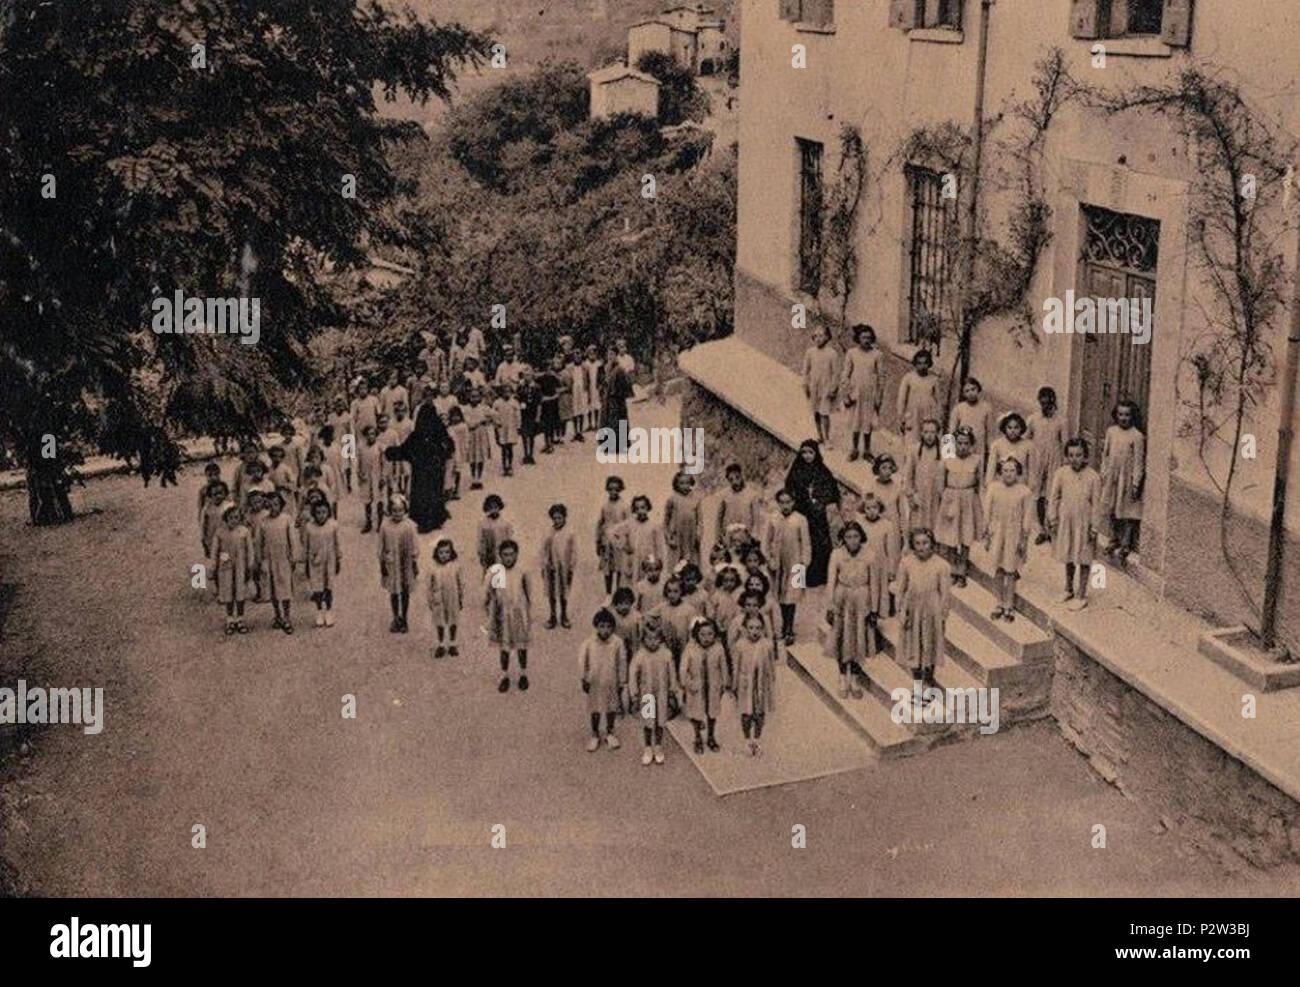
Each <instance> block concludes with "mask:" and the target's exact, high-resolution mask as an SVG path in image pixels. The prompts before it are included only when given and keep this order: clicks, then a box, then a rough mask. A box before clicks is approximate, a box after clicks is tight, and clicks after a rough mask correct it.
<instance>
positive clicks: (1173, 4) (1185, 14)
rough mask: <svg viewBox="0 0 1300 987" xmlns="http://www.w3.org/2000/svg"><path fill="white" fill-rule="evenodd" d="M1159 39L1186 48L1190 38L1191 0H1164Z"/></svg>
mask: <svg viewBox="0 0 1300 987" xmlns="http://www.w3.org/2000/svg"><path fill="white" fill-rule="evenodd" d="M1160 40H1161V41H1163V42H1164V43H1165V44H1167V45H1176V46H1177V47H1179V48H1186V47H1187V46H1188V45H1189V44H1190V43H1191V40H1192V0H1165V11H1164V18H1163V19H1162V20H1161V22H1160Z"/></svg>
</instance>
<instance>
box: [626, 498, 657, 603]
mask: <svg viewBox="0 0 1300 987" xmlns="http://www.w3.org/2000/svg"><path fill="white" fill-rule="evenodd" d="M651 509H652V506H651V504H650V498H649V497H647V496H646V495H645V494H637V495H636V496H635V497H633V498H632V516H631V517H630V518H628V519H627V520H626V521H624V522H622V523H621V524H620V525H619V526H618V527H617V528H615V529H614V530H615V532H616V537H617V538H618V540H619V543H620V546H621V548H622V558H621V561H620V564H619V585H620V586H627V587H629V588H630V587H632V586H635V585H636V583H637V581H638V580H640V579H641V577H642V575H643V574H644V570H643V568H642V566H643V564H644V563H645V560H646V559H649V558H655V559H662V558H663V557H664V556H665V554H667V546H665V545H664V533H663V529H662V528H661V527H660V526H659V525H657V524H655V523H654V522H652V521H651V520H650V511H651Z"/></svg>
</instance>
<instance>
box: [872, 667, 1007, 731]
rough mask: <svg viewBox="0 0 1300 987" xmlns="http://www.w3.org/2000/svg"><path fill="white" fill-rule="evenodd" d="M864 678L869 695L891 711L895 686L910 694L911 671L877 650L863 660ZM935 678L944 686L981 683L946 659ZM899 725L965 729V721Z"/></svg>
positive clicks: (920, 727) (977, 686)
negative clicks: (876, 652) (946, 661)
mask: <svg viewBox="0 0 1300 987" xmlns="http://www.w3.org/2000/svg"><path fill="white" fill-rule="evenodd" d="M863 670H864V671H865V672H866V678H867V683H866V684H867V688H868V691H869V692H870V693H871V695H872V696H873V697H874V698H875V699H876V701H877V702H879V703H880V704H881V705H882V706H884V707H885V710H886V711H887V712H890V713H891V720H892V710H893V709H894V706H895V700H894V690H896V689H902V690H903V691H904V692H906V693H907V695H908V696H909V697H910V696H911V695H912V674H911V672H909V671H907V670H905V669H904V668H903V667H902V666H900V665H899V664H898V663H897V662H896V661H894V659H892V658H890V657H889V656H888V655H885V654H880V655H877V656H876V657H874V658H868V659H867V660H866V662H865V663H864V669H863ZM935 681H936V682H938V683H939V686H940V687H941V688H943V689H967V688H971V689H978V688H981V683H979V682H978V681H976V680H975V679H974V678H973V677H972V676H971V675H969V674H968V673H967V672H966V671H965V670H964V669H961V668H959V667H957V666H956V665H954V664H953V663H951V662H949V663H948V664H947V665H946V666H941V667H940V668H939V669H937V670H936V672H935ZM900 725H902V726H909V725H910V726H911V728H912V730H914V731H915V732H916V733H923V734H946V733H952V732H954V731H958V730H962V729H964V728H965V727H966V726H967V724H948V723H925V722H921V723H911V724H900Z"/></svg>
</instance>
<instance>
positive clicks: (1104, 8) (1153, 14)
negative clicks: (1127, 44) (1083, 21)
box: [1098, 0, 1165, 38]
mask: <svg viewBox="0 0 1300 987" xmlns="http://www.w3.org/2000/svg"><path fill="white" fill-rule="evenodd" d="M1098 7H1099V10H1100V27H1101V29H1102V36H1103V37H1106V38H1133V37H1142V36H1145V35H1158V34H1160V29H1161V25H1162V22H1163V21H1164V15H1165V0H1101V2H1100V3H1099V4H1098Z"/></svg>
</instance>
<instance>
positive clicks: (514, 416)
mask: <svg viewBox="0 0 1300 987" xmlns="http://www.w3.org/2000/svg"><path fill="white" fill-rule="evenodd" d="M522 415H523V410H522V409H521V408H520V406H519V401H518V400H517V399H516V398H515V389H514V387H512V386H511V385H510V384H503V385H502V386H501V397H500V398H499V399H498V400H497V403H496V404H495V405H493V406H492V418H493V420H494V421H495V422H496V433H497V446H498V448H500V450H501V475H502V476H511V475H513V473H514V471H515V443H517V442H518V441H519V426H520V424H521V422H522Z"/></svg>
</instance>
